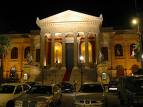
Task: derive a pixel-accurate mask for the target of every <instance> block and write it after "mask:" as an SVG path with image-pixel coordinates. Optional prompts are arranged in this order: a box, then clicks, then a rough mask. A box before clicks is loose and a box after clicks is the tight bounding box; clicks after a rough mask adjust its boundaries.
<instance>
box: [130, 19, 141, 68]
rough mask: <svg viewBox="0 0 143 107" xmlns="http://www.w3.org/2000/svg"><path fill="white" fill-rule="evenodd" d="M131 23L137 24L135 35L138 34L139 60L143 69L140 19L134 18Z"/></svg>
mask: <svg viewBox="0 0 143 107" xmlns="http://www.w3.org/2000/svg"><path fill="white" fill-rule="evenodd" d="M132 24H133V25H137V35H138V36H139V39H140V61H141V68H142V69H143V61H142V59H143V55H142V54H143V49H142V48H143V46H142V44H143V37H142V31H141V25H140V20H139V19H138V18H134V19H133V20H132Z"/></svg>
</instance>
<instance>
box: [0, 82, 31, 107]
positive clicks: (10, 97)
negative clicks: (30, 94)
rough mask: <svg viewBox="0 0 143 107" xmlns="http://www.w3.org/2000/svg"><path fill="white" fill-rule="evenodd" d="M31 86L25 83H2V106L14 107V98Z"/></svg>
mask: <svg viewBox="0 0 143 107" xmlns="http://www.w3.org/2000/svg"><path fill="white" fill-rule="evenodd" d="M29 88H30V86H29V85H28V84H24V83H3V84H1V85H0V107H14V99H15V98H17V97H19V96H21V95H23V94H24V93H26V91H27V90H29Z"/></svg>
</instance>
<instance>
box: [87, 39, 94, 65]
mask: <svg viewBox="0 0 143 107" xmlns="http://www.w3.org/2000/svg"><path fill="white" fill-rule="evenodd" d="M88 53H89V62H90V63H92V62H93V59H92V44H91V43H90V42H88Z"/></svg>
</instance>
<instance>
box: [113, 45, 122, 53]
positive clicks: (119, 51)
mask: <svg viewBox="0 0 143 107" xmlns="http://www.w3.org/2000/svg"><path fill="white" fill-rule="evenodd" d="M114 50H115V56H123V47H122V45H120V44H116V45H115V48H114Z"/></svg>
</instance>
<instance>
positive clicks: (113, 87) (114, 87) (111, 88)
mask: <svg viewBox="0 0 143 107" xmlns="http://www.w3.org/2000/svg"><path fill="white" fill-rule="evenodd" d="M108 92H110V93H117V92H118V81H110V82H109V85H108Z"/></svg>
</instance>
